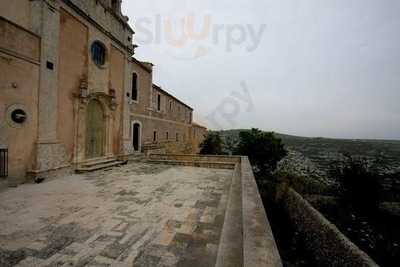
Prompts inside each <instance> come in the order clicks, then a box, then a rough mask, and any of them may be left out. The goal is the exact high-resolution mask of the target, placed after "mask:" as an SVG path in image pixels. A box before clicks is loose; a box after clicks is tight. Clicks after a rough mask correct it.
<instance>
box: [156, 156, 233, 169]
mask: <svg viewBox="0 0 400 267" xmlns="http://www.w3.org/2000/svg"><path fill="white" fill-rule="evenodd" d="M148 159H149V161H150V162H153V163H163V164H171V165H181V166H193V167H203V168H215V169H234V168H235V165H236V164H238V163H239V162H240V157H230V156H210V155H207V156H203V155H190V154H150V155H148Z"/></svg>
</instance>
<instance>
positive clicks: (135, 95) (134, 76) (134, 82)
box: [131, 73, 138, 101]
mask: <svg viewBox="0 0 400 267" xmlns="http://www.w3.org/2000/svg"><path fill="white" fill-rule="evenodd" d="M131 98H132V100H134V101H137V100H138V88H137V74H136V73H133V74H132V96H131Z"/></svg>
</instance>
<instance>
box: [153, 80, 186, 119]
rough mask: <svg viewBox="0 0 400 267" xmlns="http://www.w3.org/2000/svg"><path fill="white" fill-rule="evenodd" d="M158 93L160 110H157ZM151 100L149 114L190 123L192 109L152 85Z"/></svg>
mask: <svg viewBox="0 0 400 267" xmlns="http://www.w3.org/2000/svg"><path fill="white" fill-rule="evenodd" d="M158 95H160V99H161V101H160V110H158V104H157V98H158ZM151 99H152V102H151V106H150V110H151V111H152V112H151V115H152V116H154V117H156V118H160V119H166V120H172V121H176V122H181V123H186V124H190V123H192V112H193V110H192V109H191V108H189V107H188V106H187V105H185V104H183V103H182V102H181V101H178V100H177V99H175V98H174V97H172V96H171V95H169V94H168V93H166V92H165V91H164V90H162V89H161V88H160V87H158V86H153V90H152V96H151Z"/></svg>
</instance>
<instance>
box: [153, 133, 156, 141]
mask: <svg viewBox="0 0 400 267" xmlns="http://www.w3.org/2000/svg"><path fill="white" fill-rule="evenodd" d="M156 141H157V131H154V132H153V142H156Z"/></svg>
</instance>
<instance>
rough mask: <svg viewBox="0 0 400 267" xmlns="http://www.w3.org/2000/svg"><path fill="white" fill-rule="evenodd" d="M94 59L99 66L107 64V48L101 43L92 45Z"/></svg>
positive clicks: (97, 42) (96, 42)
mask: <svg viewBox="0 0 400 267" xmlns="http://www.w3.org/2000/svg"><path fill="white" fill-rule="evenodd" d="M91 50H92V59H93V61H94V63H95V64H96V65H97V66H103V65H104V64H105V63H106V47H105V45H104V44H103V43H101V42H100V41H95V42H93V44H92V48H91Z"/></svg>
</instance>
